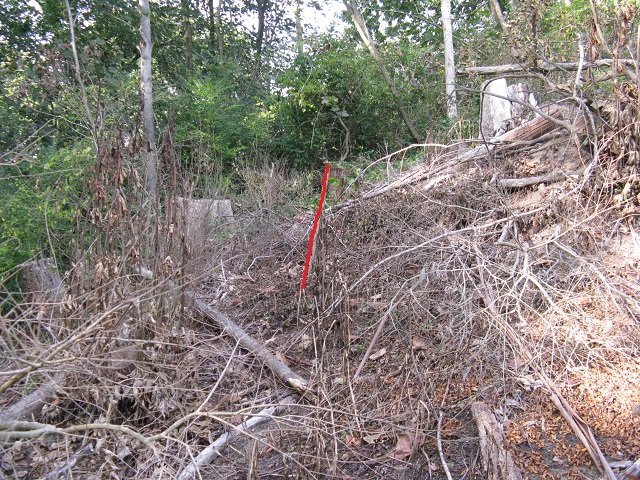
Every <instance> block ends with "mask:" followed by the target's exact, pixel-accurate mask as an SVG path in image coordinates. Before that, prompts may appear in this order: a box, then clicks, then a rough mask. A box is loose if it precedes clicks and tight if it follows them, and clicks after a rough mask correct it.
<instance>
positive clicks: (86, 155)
mask: <svg viewBox="0 0 640 480" xmlns="http://www.w3.org/2000/svg"><path fill="white" fill-rule="evenodd" d="M93 158H94V155H93V151H92V148H91V146H90V144H89V143H88V142H83V143H80V144H78V145H77V146H75V147H73V148H63V149H59V150H57V151H55V152H54V151H50V150H45V149H43V150H42V151H40V152H39V153H38V154H37V155H36V156H35V157H34V158H31V159H28V160H24V161H22V162H21V163H18V164H16V165H10V164H9V165H5V166H3V167H1V169H0V195H1V196H2V199H3V201H2V202H0V239H1V240H0V276H2V275H3V274H4V273H6V272H8V271H10V270H11V269H13V268H14V267H16V266H17V265H19V264H20V263H22V262H24V261H25V260H28V259H29V258H31V257H33V256H35V255H38V254H40V255H42V256H45V257H46V256H57V257H58V261H61V262H62V263H64V261H65V259H66V256H67V255H68V254H69V253H70V252H69V246H70V244H71V243H72V242H71V240H72V239H73V238H74V237H75V235H76V233H75V228H74V225H75V217H76V214H77V212H78V209H79V208H81V206H82V199H81V192H82V189H83V184H84V178H85V172H86V170H87V167H88V165H89V164H90V162H91V161H92V160H93Z"/></svg>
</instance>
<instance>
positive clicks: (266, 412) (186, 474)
mask: <svg viewBox="0 0 640 480" xmlns="http://www.w3.org/2000/svg"><path fill="white" fill-rule="evenodd" d="M292 401H293V397H291V396H288V397H285V398H283V399H282V400H281V401H280V402H279V403H278V404H277V405H274V406H271V407H268V408H265V409H263V410H261V411H260V412H258V413H256V414H255V415H251V417H250V418H249V419H248V420H246V421H244V422H242V423H241V424H240V425H238V426H237V427H234V429H233V430H232V431H230V432H226V433H224V434H223V435H221V436H220V437H218V439H217V440H216V441H215V442H213V443H212V444H211V445H209V446H208V447H207V448H205V449H204V450H203V451H202V452H200V454H199V455H198V456H197V457H196V458H195V459H194V460H193V461H192V462H191V463H190V464H189V465H187V466H186V467H185V468H184V469H183V470H182V471H181V472H180V474H179V475H178V477H177V478H178V480H189V479H191V478H193V477H194V476H195V475H196V473H198V470H199V469H200V467H202V466H204V465H207V464H209V463H211V462H212V461H213V460H214V459H215V458H216V457H217V456H218V455H219V454H220V450H221V449H222V448H223V447H224V446H226V445H227V444H229V443H230V442H232V441H233V440H235V439H236V438H238V437H239V436H240V435H242V434H244V433H246V432H248V431H250V430H251V429H252V428H255V427H256V426H258V425H260V424H263V423H266V422H269V421H271V420H273V417H274V416H275V415H277V414H279V413H280V412H281V411H282V410H283V409H284V408H285V407H286V406H287V405H289V404H290V403H291V402H292Z"/></svg>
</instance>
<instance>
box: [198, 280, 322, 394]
mask: <svg viewBox="0 0 640 480" xmlns="http://www.w3.org/2000/svg"><path fill="white" fill-rule="evenodd" d="M187 296H188V297H190V298H191V299H192V300H193V303H194V305H195V307H196V309H197V310H198V311H199V312H200V313H201V314H202V315H204V316H205V317H207V318H208V319H209V320H211V321H213V322H214V323H215V324H216V325H218V326H219V327H220V328H222V329H223V330H225V331H227V332H229V333H230V334H231V335H232V336H233V337H234V338H235V339H236V340H237V341H238V343H239V344H240V345H241V346H242V347H244V348H246V349H247V350H249V352H251V353H252V354H253V355H255V356H256V357H258V358H259V359H260V360H262V361H263V362H264V363H265V365H267V367H269V368H270V369H271V371H272V372H273V373H275V375H276V376H277V377H278V378H280V380H282V381H283V382H284V383H285V384H287V385H289V386H290V387H292V388H293V389H295V390H296V391H297V392H299V393H300V394H301V395H305V394H306V395H308V394H310V393H311V392H310V391H309V387H308V385H309V382H307V381H306V380H305V379H304V378H302V377H301V376H300V375H298V374H297V373H295V372H294V371H293V370H291V369H290V368H289V367H288V366H286V365H285V364H284V363H282V362H281V361H280V360H278V359H277V358H276V356H275V355H274V354H273V353H271V351H269V349H268V348H267V347H266V346H264V345H263V344H262V343H259V342H258V341H257V340H255V339H254V338H253V337H251V336H250V335H249V334H248V333H247V332H245V331H244V330H243V329H242V327H240V326H239V325H238V324H236V323H235V322H233V321H232V320H231V319H230V318H229V317H227V316H226V315H225V314H224V313H222V312H221V311H219V310H216V309H215V308H213V307H211V306H210V305H208V304H207V303H205V302H204V301H203V300H201V299H199V298H196V296H195V294H193V293H191V292H189V293H187Z"/></svg>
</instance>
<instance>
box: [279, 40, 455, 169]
mask: <svg viewBox="0 0 640 480" xmlns="http://www.w3.org/2000/svg"><path fill="white" fill-rule="evenodd" d="M383 53H384V54H385V57H386V60H387V62H388V63H389V64H390V65H391V66H392V69H393V71H394V72H395V74H396V81H397V87H398V89H399V91H400V92H401V94H402V102H403V104H404V105H405V106H406V107H407V108H408V110H409V111H410V114H411V115H412V117H413V118H414V119H415V120H416V121H417V124H418V125H421V126H426V125H429V126H432V125H433V124H434V120H435V119H438V120H440V119H442V118H444V116H443V110H442V107H443V103H444V97H443V91H444V87H443V86H441V85H440V84H439V83H440V82H439V81H438V73H439V72H437V71H434V70H433V67H434V62H433V52H432V51H431V50H430V49H429V48H419V47H415V46H413V45H410V44H409V43H402V44H394V45H390V46H389V47H388V48H386V49H383ZM279 83H280V86H281V90H280V92H279V93H278V94H277V95H276V96H274V98H273V101H272V103H271V105H270V106H269V110H270V111H271V112H272V114H273V118H274V120H273V124H274V131H273V135H274V140H273V150H274V151H275V152H276V154H277V155H278V156H280V157H283V158H285V159H286V160H287V161H288V162H289V163H290V164H291V165H293V166H295V167H298V168H301V167H305V166H315V167H317V166H319V165H320V164H321V163H322V162H324V161H335V160H337V159H339V158H340V157H341V155H342V153H343V152H344V141H345V139H346V137H347V130H348V133H349V139H350V143H351V144H350V156H351V157H353V156H354V155H357V154H362V153H364V152H368V151H374V150H377V149H379V148H380V147H381V146H382V144H383V142H384V143H386V144H388V145H389V146H391V147H396V146H400V145H404V144H406V143H407V142H410V141H411V139H410V136H409V133H408V132H407V130H406V127H405V126H404V124H403V123H402V120H401V118H399V116H398V115H397V114H396V111H397V108H396V104H395V101H394V99H393V98H392V96H391V94H390V92H389V89H388V87H387V86H386V85H385V84H384V81H383V79H382V77H381V75H380V72H379V70H378V68H377V66H376V65H375V63H374V62H373V60H372V59H371V57H370V55H369V53H368V52H367V51H366V50H364V49H362V48H357V46H355V45H354V44H353V43H352V42H350V41H347V40H338V41H336V40H330V39H325V41H324V42H322V41H321V42H318V47H317V49H316V53H315V54H313V55H310V56H308V57H306V58H303V59H298V61H297V62H296V63H295V64H294V65H293V66H292V67H291V68H290V69H288V70H286V71H285V72H284V73H283V74H282V75H281V76H280V78H279ZM341 121H342V123H341ZM343 124H344V125H343Z"/></svg>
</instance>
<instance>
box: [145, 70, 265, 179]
mask: <svg viewBox="0 0 640 480" xmlns="http://www.w3.org/2000/svg"><path fill="white" fill-rule="evenodd" d="M218 72H219V73H218V74H217V75H216V74H211V75H209V76H203V77H201V78H194V79H192V80H191V81H189V83H188V84H187V85H185V87H184V89H183V90H182V91H181V92H179V93H178V94H177V95H171V93H170V92H168V91H167V92H165V93H164V94H162V95H160V96H158V97H157V103H156V105H157V107H158V110H159V111H162V110H166V111H174V112H175V137H174V143H175V145H176V146H177V147H178V149H179V151H180V152H181V154H182V155H181V158H182V161H183V165H184V166H187V167H189V168H191V169H193V170H199V169H202V168H203V167H206V165H201V164H199V162H202V161H206V162H211V163H216V164H218V165H219V166H223V167H226V169H227V170H230V169H231V167H232V166H233V164H234V163H236V162H239V163H250V159H249V156H250V155H251V153H252V152H255V151H256V150H259V149H260V148H261V147H262V146H263V145H265V143H266V142H267V141H268V138H269V124H270V120H271V115H270V114H269V112H268V111H267V110H266V109H265V108H264V107H262V106H261V105H260V101H259V100H257V99H255V98H251V97H247V96H245V95H243V92H242V85H243V83H244V80H245V79H244V78H243V77H242V75H239V74H238V72H237V71H236V70H234V67H233V65H230V64H225V65H224V68H220V69H219V70H218ZM205 169H206V168H205Z"/></svg>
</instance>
